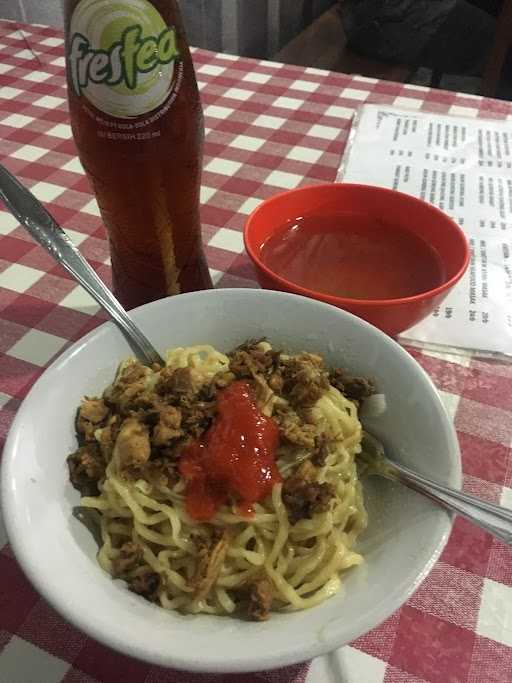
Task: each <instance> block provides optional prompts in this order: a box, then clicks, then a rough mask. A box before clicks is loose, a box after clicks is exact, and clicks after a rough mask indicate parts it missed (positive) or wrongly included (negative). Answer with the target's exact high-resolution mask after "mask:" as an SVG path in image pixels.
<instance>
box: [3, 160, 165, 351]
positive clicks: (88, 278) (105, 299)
mask: <svg viewBox="0 0 512 683" xmlns="http://www.w3.org/2000/svg"><path fill="white" fill-rule="evenodd" d="M0 199H2V200H3V201H4V203H5V205H6V206H7V208H8V209H9V211H10V212H11V213H12V214H13V216H15V217H16V218H17V219H18V221H19V222H20V223H21V225H23V226H24V227H25V228H26V229H27V230H28V232H29V233H30V234H31V235H32V237H33V238H34V239H35V240H36V242H39V244H40V245H41V246H42V247H44V248H45V249H46V251H47V252H48V253H49V254H50V255H51V256H53V258H54V259H55V260H56V261H57V263H60V264H61V265H62V266H64V268H65V269H66V270H67V271H68V273H70V275H72V277H74V278H75V280H76V281H77V282H78V283H79V284H81V285H82V287H83V288H84V289H85V290H87V292H89V294H90V295H91V296H92V297H93V299H95V300H96V301H97V302H98V303H99V305H100V306H101V307H102V308H103V309H104V310H105V311H106V312H107V313H108V314H109V316H110V317H111V318H112V320H113V321H114V322H115V324H116V325H117V326H118V327H119V329H120V330H121V332H123V334H124V335H125V337H126V339H127V340H128V342H129V343H130V345H131V346H132V348H133V351H134V352H135V354H136V356H137V357H138V358H139V359H140V360H141V361H142V362H143V363H146V364H147V365H152V364H153V363H159V364H160V365H165V362H164V360H163V359H162V357H161V356H160V354H159V353H158V351H157V350H156V349H155V348H154V346H153V345H152V344H151V342H150V341H149V340H148V339H147V337H146V335H145V334H144V333H143V332H142V330H140V329H139V327H138V326H137V325H136V324H135V323H134V322H133V320H132V319H131V318H130V316H129V315H128V313H127V312H126V311H125V310H124V308H123V307H122V306H121V304H120V303H119V301H118V300H117V299H116V298H115V296H114V295H113V294H112V292H111V291H110V290H109V289H108V288H107V287H106V286H105V285H104V284H103V282H102V281H101V280H100V278H99V277H98V276H97V275H96V273H95V272H94V270H93V269H92V268H91V266H90V265H89V263H87V261H86V260H85V259H84V257H83V256H82V254H81V253H80V252H79V251H78V249H77V248H76V247H75V245H74V244H73V243H72V241H71V240H70V239H69V237H68V236H67V235H66V233H65V232H64V230H63V229H62V228H61V227H60V226H59V225H58V223H57V222H56V221H55V219H54V218H53V217H52V216H51V215H50V214H49V213H48V211H47V210H46V209H45V208H44V206H43V205H42V204H41V202H40V201H39V200H38V199H36V197H34V195H33V194H32V192H30V190H28V189H27V188H26V187H25V186H24V185H22V184H21V183H20V182H19V180H17V179H16V178H15V177H14V176H13V175H12V173H10V172H9V171H8V170H7V169H6V168H5V167H4V166H2V165H1V164H0Z"/></svg>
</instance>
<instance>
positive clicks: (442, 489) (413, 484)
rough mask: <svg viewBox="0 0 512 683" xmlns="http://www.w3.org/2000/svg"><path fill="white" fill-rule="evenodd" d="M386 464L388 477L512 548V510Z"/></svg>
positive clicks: (398, 466)
mask: <svg viewBox="0 0 512 683" xmlns="http://www.w3.org/2000/svg"><path fill="white" fill-rule="evenodd" d="M386 465H387V466H388V469H389V470H391V471H390V472H389V475H390V478H395V479H398V481H400V482H401V483H402V484H405V486H408V487H409V488H411V489H413V490H415V491H418V492H419V493H423V494H424V495H425V496H427V497H428V498H430V499H431V500H434V501H435V502H436V503H439V504H440V505H442V506H443V507H445V508H446V509H448V510H452V511H454V512H456V513H457V514H459V515H461V517H465V518H466V519H468V520H469V521H470V522H473V524H476V525H477V526H479V527H480V528H482V529H484V530H485V531H487V532H488V533H490V534H492V535H493V536H496V538H499V539H500V540H501V541H504V542H505V543H508V544H509V545H512V510H507V509H506V508H503V507H500V506H499V505H494V504H493V503H488V502H487V501H485V500H481V499H480V498H476V497H475V496H470V495H468V494H467V493H462V492H461V491H456V490H455V489H452V488H450V487H448V486H443V485H442V484H438V483H436V482H434V481H432V480H431V479H428V478H427V477H424V476H422V475H420V474H418V473H416V472H413V471H412V470H410V469H409V468H408V467H405V466H404V465H400V464H398V463H396V462H394V461H393V462H392V461H391V460H389V459H387V458H386Z"/></svg>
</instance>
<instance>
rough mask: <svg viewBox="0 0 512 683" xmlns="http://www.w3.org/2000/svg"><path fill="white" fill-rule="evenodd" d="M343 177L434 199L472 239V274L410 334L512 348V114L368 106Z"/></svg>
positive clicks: (509, 351) (422, 340)
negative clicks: (502, 117) (507, 117)
mask: <svg viewBox="0 0 512 683" xmlns="http://www.w3.org/2000/svg"><path fill="white" fill-rule="evenodd" d="M338 180H343V181H346V182H359V183H367V184H370V185H379V186H382V187H389V188H393V189H397V190H400V191H402V192H407V193H409V194H412V195H414V196H416V197H420V198H422V199H425V200H426V201H428V202H431V203H432V204H434V205H435V206H438V207H439V208H440V209H442V210H443V211H445V212H446V213H447V214H449V215H450V216H451V217H452V218H454V219H455V220H456V221H457V222H458V223H459V225H461V227H462V228H463V229H464V231H465V232H466V234H467V236H468V238H469V241H470V246H471V251H472V258H471V264H470V267H469V269H468V272H467V273H466V275H465V277H464V278H463V279H462V280H461V282H460V283H459V284H458V285H457V286H456V288H455V289H454V290H453V292H452V293H451V294H449V295H448V297H447V298H446V299H445V301H444V302H443V304H442V305H441V307H440V309H439V310H437V311H435V312H434V314H433V315H431V316H430V317H429V318H427V319H426V320H425V321H423V322H421V323H419V324H418V325H416V326H415V327H413V328H411V329H410V330H408V331H407V332H406V333H405V334H404V335H403V337H402V339H403V341H406V342H412V343H418V344H426V345H433V346H438V345H440V346H450V347H456V348H463V349H472V350H476V351H479V352H483V353H484V354H485V353H496V354H505V355H512V123H508V122H503V121H492V120H483V119H470V118H461V117H452V116H446V115H440V114H431V113H427V112H416V111H409V110H406V109H396V108H394V107H391V106H386V105H382V106H381V105H373V104H368V105H364V106H363V107H361V109H360V110H359V111H358V113H357V114H356V117H355V119H354V123H353V127H352V131H351V136H350V142H349V145H348V148H347V151H346V153H345V156H344V159H343V163H342V166H341V168H340V171H339V175H338Z"/></svg>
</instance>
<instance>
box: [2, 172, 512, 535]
mask: <svg viewBox="0 0 512 683" xmlns="http://www.w3.org/2000/svg"><path fill="white" fill-rule="evenodd" d="M0 199H3V201H4V202H5V204H6V206H7V208H8V209H9V210H10V211H11V213H12V214H13V215H14V216H15V217H16V218H17V219H18V220H19V222H20V223H21V224H22V225H23V226H24V227H25V228H26V229H27V230H28V232H29V233H30V234H31V235H32V237H33V238H34V239H35V240H36V241H37V242H39V244H40V245H41V246H43V247H44V248H45V249H46V250H47V251H48V252H49V253H50V254H51V256H53V258H54V259H55V260H56V261H57V262H58V263H60V264H62V265H63V266H64V268H65V269H66V270H67V271H68V273H70V274H71V275H72V276H73V277H74V278H75V280H76V281H77V282H78V283H79V284H81V285H82V287H84V289H86V290H87V291H88V292H89V294H90V295H91V296H92V297H93V298H94V299H95V300H96V301H97V302H98V303H99V305H100V306H101V307H102V308H103V309H105V311H107V313H108V314H109V315H110V317H111V318H112V320H113V321H114V322H115V323H116V325H117V326H118V327H119V328H120V330H121V331H122V332H123V334H124V335H125V336H126V338H127V340H128V341H129V342H130V344H131V346H132V348H133V350H134V352H135V354H136V356H137V357H138V358H139V359H140V360H141V361H142V362H143V363H146V364H148V365H151V364H152V363H159V364H160V365H165V363H164V361H163V359H162V358H161V356H160V354H159V353H158V351H156V349H155V348H154V347H153V345H152V344H151V342H150V341H149V340H148V339H147V338H146V336H145V335H144V334H143V332H142V331H141V330H140V329H139V328H138V326H137V325H136V324H135V323H134V322H133V320H132V319H131V318H130V316H129V315H128V313H127V312H126V311H125V310H124V308H123V307H122V306H121V304H120V303H119V301H118V300H117V299H116V298H115V297H114V295H113V294H112V292H111V291H110V290H109V289H107V287H106V286H105V285H104V284H103V282H102V281H101V280H100V279H99V277H98V276H97V275H96V273H95V272H94V270H93V269H92V268H91V266H90V265H89V264H88V263H87V261H86V260H85V259H84V257H83V256H82V255H81V254H80V252H79V251H78V249H77V248H76V247H75V245H74V244H73V243H72V242H71V240H70V239H69V237H68V236H67V235H66V233H65V232H64V231H63V230H62V228H61V227H60V226H59V225H58V224H57V222H56V221H55V220H54V219H53V218H52V216H51V215H50V214H49V213H48V211H47V210H46V209H45V208H44V207H43V205H42V204H41V203H40V202H39V200H38V199H36V198H35V197H34V195H33V194H32V193H31V192H30V191H29V190H28V189H27V188H26V187H24V186H23V185H22V184H21V183H20V182H19V181H18V180H17V179H16V178H15V177H14V176H13V175H12V174H11V173H9V171H8V170H7V169H6V168H4V167H3V166H2V165H1V164H0ZM363 458H364V462H365V465H366V468H367V473H368V474H379V475H381V476H384V477H387V478H388V479H393V480H395V481H399V482H401V483H402V484H405V486H408V487H409V488H411V489H413V490H415V491H418V492H420V493H423V494H424V495H425V496H427V497H428V498H430V499H432V500H434V501H435V502H436V503H439V504H440V505H442V506H443V507H445V508H446V509H448V510H452V511H454V512H456V513H458V514H459V515H462V516H463V517H465V518H466V519H469V520H470V521H471V522H473V523H474V524H476V525H477V526H479V527H481V528H482V529H485V530H486V531H488V532H489V533H491V534H493V535H494V536H496V537H497V538H499V539H501V540H502V541H505V543H509V544H512V512H510V511H508V510H505V509H504V508H502V507H499V506H498V505H492V503H487V502H486V501H483V500H480V499H478V498H475V497H474V496H468V495H467V494H465V493H461V492H460V491H455V490H454V489H451V488H449V487H447V486H442V485H441V484H437V483H436V482H434V481H431V480H430V479H427V478H426V477H424V476H422V475H419V474H417V473H415V472H413V471H411V470H410V469H409V468H407V467H405V466H404V465H400V464H399V463H397V462H395V461H392V460H390V459H389V458H388V457H387V456H386V454H385V452H384V448H383V446H382V444H381V443H380V442H379V441H377V439H375V437H373V436H371V434H368V433H367V432H366V433H365V436H364V455H363Z"/></svg>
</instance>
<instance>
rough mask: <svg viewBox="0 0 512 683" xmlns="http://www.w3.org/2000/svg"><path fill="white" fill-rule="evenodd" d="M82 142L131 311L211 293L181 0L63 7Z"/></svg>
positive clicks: (96, 0)
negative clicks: (177, 296) (190, 293)
mask: <svg viewBox="0 0 512 683" xmlns="http://www.w3.org/2000/svg"><path fill="white" fill-rule="evenodd" d="M65 24H66V62H67V78H68V92H69V108H70V115H71V125H72V129H73V135H74V139H75V142H76V145H77V148H78V153H79V156H80V160H81V162H82V165H83V167H84V169H85V171H86V173H87V175H88V177H89V179H90V181H91V183H92V186H93V188H94V191H95V193H96V198H97V201H98V205H99V207H100V211H101V215H102V218H103V221H104V223H105V226H106V228H107V231H108V236H109V241H110V250H111V259H112V271H113V288H114V292H115V294H116V296H118V298H119V299H120V300H121V302H122V303H123V304H124V305H125V306H126V307H127V308H133V307H134V306H138V305H140V304H143V303H146V302H148V301H153V300H155V299H159V298H162V297H164V296H167V295H170V294H179V293H180V292H188V291H192V290H197V289H206V288H209V287H211V286H212V283H211V279H210V276H209V273H208V268H207V265H206V260H205V257H204V253H203V249H202V244H201V227H200V219H199V193H200V182H201V169H202V160H203V138H204V124H203V113H202V108H201V102H200V98H199V92H198V88H197V83H196V78H195V74H194V68H193V65H192V59H191V57H190V52H189V48H188V45H187V41H186V37H185V33H184V29H183V24H182V20H181V16H180V12H179V8H178V3H177V2H176V0H116V2H112V1H111V0H65Z"/></svg>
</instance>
